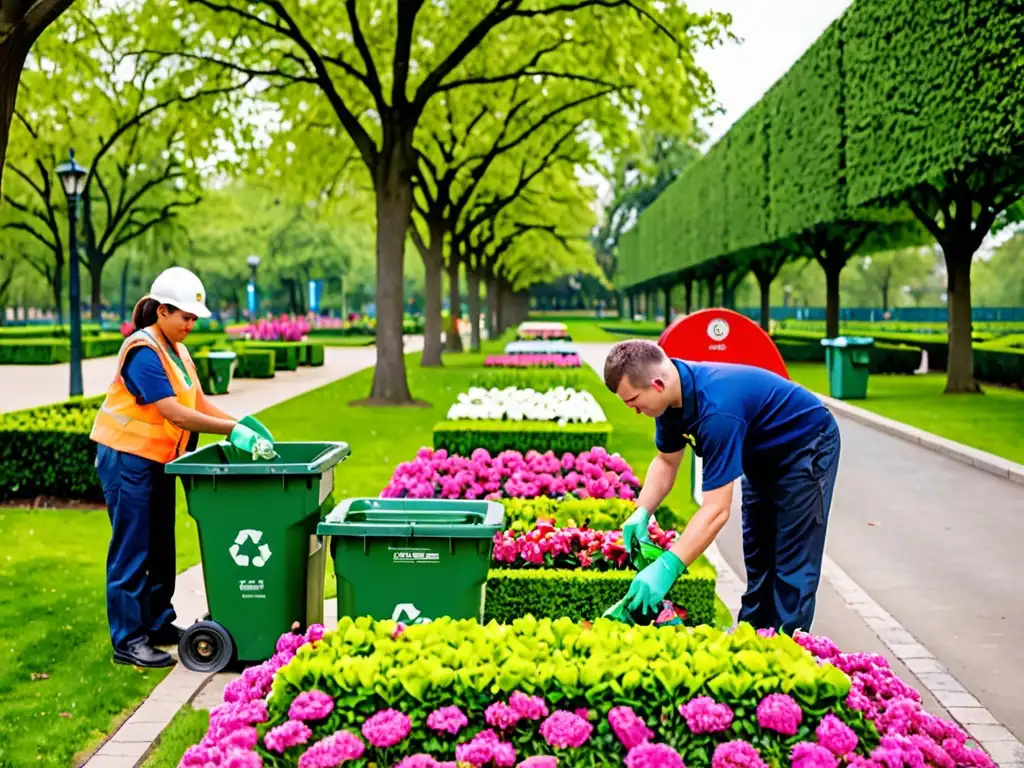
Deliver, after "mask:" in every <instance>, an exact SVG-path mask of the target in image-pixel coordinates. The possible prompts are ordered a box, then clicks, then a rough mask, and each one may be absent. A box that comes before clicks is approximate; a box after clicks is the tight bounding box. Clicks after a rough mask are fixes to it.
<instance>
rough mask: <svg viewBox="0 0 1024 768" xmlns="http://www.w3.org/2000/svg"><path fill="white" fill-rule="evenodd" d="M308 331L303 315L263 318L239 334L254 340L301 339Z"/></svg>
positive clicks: (307, 322) (307, 324)
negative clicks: (294, 317)
mask: <svg viewBox="0 0 1024 768" xmlns="http://www.w3.org/2000/svg"><path fill="white" fill-rule="evenodd" d="M307 333H309V321H307V320H306V319H305V318H304V317H300V318H296V319H294V320H291V319H288V318H269V319H268V318H263V319H262V320H258V321H257V322H255V323H251V324H250V325H248V326H247V327H245V328H243V329H242V330H241V335H243V336H246V337H248V338H250V339H254V340H256V341H302V339H303V337H304V336H305V335H306V334H307Z"/></svg>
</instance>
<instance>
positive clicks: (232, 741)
mask: <svg viewBox="0 0 1024 768" xmlns="http://www.w3.org/2000/svg"><path fill="white" fill-rule="evenodd" d="M259 740H260V735H259V734H258V733H257V732H256V729H255V728H253V727H252V726H251V725H246V726H243V727H241V728H239V729H238V730H235V731H232V732H231V733H230V734H229V735H228V737H227V739H226V740H225V745H226V746H227V747H229V748H231V749H248V750H250V751H251V750H252V749H254V748H255V747H256V744H257V742H259Z"/></svg>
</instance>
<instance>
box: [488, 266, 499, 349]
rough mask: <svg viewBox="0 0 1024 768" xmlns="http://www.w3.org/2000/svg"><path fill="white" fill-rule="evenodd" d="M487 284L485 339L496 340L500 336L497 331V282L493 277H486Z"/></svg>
mask: <svg viewBox="0 0 1024 768" xmlns="http://www.w3.org/2000/svg"><path fill="white" fill-rule="evenodd" d="M486 283H487V338H489V339H496V338H498V336H500V335H501V334H500V332H499V331H498V280H497V278H495V277H494V276H493V275H488V276H487V278H486Z"/></svg>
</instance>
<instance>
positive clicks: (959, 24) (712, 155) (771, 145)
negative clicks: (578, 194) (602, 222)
mask: <svg viewBox="0 0 1024 768" xmlns="http://www.w3.org/2000/svg"><path fill="white" fill-rule="evenodd" d="M1022 49H1024V11H1022V9H1021V6H1020V3H1019V2H1006V0H976V1H975V2H971V3H955V2H951V1H950V0H855V2H854V3H853V5H852V6H851V7H850V8H849V9H848V10H847V12H846V13H845V14H843V16H841V17H840V18H839V19H837V20H836V21H835V22H834V23H833V24H832V25H830V26H829V27H828V29H826V30H825V32H824V33H823V34H822V35H821V36H820V37H819V38H818V40H816V41H815V42H814V44H813V45H811V46H810V48H808V49H807V51H806V52H804V54H803V55H802V56H801V57H800V59H799V60H798V61H797V62H796V64H794V65H793V67H792V68H791V69H790V70H789V71H788V72H787V73H786V74H785V75H784V76H783V77H782V78H781V79H780V80H779V81H778V82H776V83H775V84H774V85H773V86H772V87H771V88H770V89H769V90H768V92H767V93H766V94H765V96H764V97H763V98H762V99H761V100H760V101H759V102H758V103H757V104H755V105H754V106H753V107H752V108H751V109H750V110H749V111H748V112H747V113H746V114H744V115H743V116H742V117H741V118H740V119H739V120H738V121H737V122H736V123H735V125H733V126H732V128H730V130H729V131H728V132H727V133H726V135H725V136H724V137H723V138H722V139H721V140H719V141H718V142H717V143H716V144H715V145H714V146H713V147H712V148H711V150H710V151H709V152H708V153H707V154H706V155H705V156H704V157H703V158H701V159H700V160H698V161H697V162H696V163H694V164H692V165H691V166H689V167H688V168H687V169H686V171H685V172H684V173H683V174H682V175H681V176H680V177H679V178H678V179H676V180H675V181H674V182H673V183H672V184H670V185H669V186H668V187H667V188H666V189H665V191H664V192H663V193H662V194H661V195H660V196H659V197H658V199H657V200H655V201H654V203H653V204H652V205H651V206H649V207H648V208H647V209H646V210H645V211H644V212H643V213H642V214H641V216H640V217H639V219H638V221H637V222H636V224H635V226H634V227H633V229H631V230H630V231H629V232H627V233H626V234H625V235H623V237H622V238H621V239H620V242H619V248H618V264H619V265H620V266H619V269H618V272H617V274H616V276H615V281H616V284H617V285H618V287H620V288H624V289H629V288H630V287H633V286H638V285H642V286H644V287H650V286H652V285H653V284H655V283H657V281H658V280H659V279H662V278H664V279H666V280H667V279H673V278H674V277H675V276H677V275H678V274H679V273H680V272H681V271H683V270H686V269H688V268H691V267H694V266H698V265H700V264H702V263H705V262H710V261H714V260H719V259H723V258H730V257H739V256H741V252H742V251H746V250H748V249H751V248H756V247H758V246H770V245H773V244H777V243H778V241H779V240H781V239H783V238H787V237H789V236H792V235H796V234H799V233H804V232H807V231H809V230H814V229H816V228H819V227H825V226H831V225H834V224H839V223H843V224H845V223H849V222H851V221H854V222H859V221H864V220H870V221H877V220H881V221H882V222H884V226H882V227H881V228H880V229H881V234H882V236H880V237H873V238H872V239H871V240H869V241H868V242H867V243H865V244H864V245H863V246H862V252H865V253H869V252H871V251H872V249H875V250H878V249H892V248H894V247H901V246H902V245H904V244H910V243H914V242H922V241H924V240H923V238H925V237H926V234H925V233H924V231H923V229H921V228H920V227H919V226H918V225H917V224H916V222H914V226H913V227H911V228H910V229H909V230H907V229H905V228H904V225H902V224H900V222H901V220H902V221H905V220H907V219H912V217H911V216H909V213H908V212H907V211H905V210H903V209H902V208H896V209H893V210H892V211H887V210H880V204H882V205H884V204H892V201H893V200H894V199H896V198H897V197H899V196H900V195H902V194H903V193H905V192H906V191H907V190H909V189H913V188H914V187H916V186H917V185H919V184H920V183H921V182H924V181H933V180H941V178H942V175H943V174H944V173H946V172H948V171H952V170H958V169H961V168H963V167H964V166H965V165H966V164H968V163H969V162H971V161H974V160H977V159H979V158H984V157H995V158H1002V157H1008V156H1010V155H1015V156H1016V157H1017V158H1020V157H1021V153H1022V149H1021V147H1022V137H1024V87H1021V83H1024V56H1021V55H1020V51H1021V50H1022ZM765 187H767V188H765ZM758 209H760V210H758ZM894 224H895V226H893V225H894ZM890 230H891V231H890ZM894 238H895V239H894Z"/></svg>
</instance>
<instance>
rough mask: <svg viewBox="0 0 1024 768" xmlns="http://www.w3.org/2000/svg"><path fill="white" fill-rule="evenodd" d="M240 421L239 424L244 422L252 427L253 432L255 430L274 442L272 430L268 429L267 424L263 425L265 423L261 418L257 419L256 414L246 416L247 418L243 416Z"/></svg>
mask: <svg viewBox="0 0 1024 768" xmlns="http://www.w3.org/2000/svg"><path fill="white" fill-rule="evenodd" d="M238 423H239V424H244V425H245V426H247V427H248V428H249V429H251V430H252V431H253V432H255V433H256V434H257V435H259V436H260V437H262V438H265V439H267V440H269V441H270V442H271V443H273V442H274V436H273V435H272V434H270V430H269V429H267V428H266V427H265V426H263V424H262V423H261V422H260V420H259V419H257V418H256V417H255V416H252V415H249V416H246V417H245V418H243V419H242V420H241V421H240V422H238Z"/></svg>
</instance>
